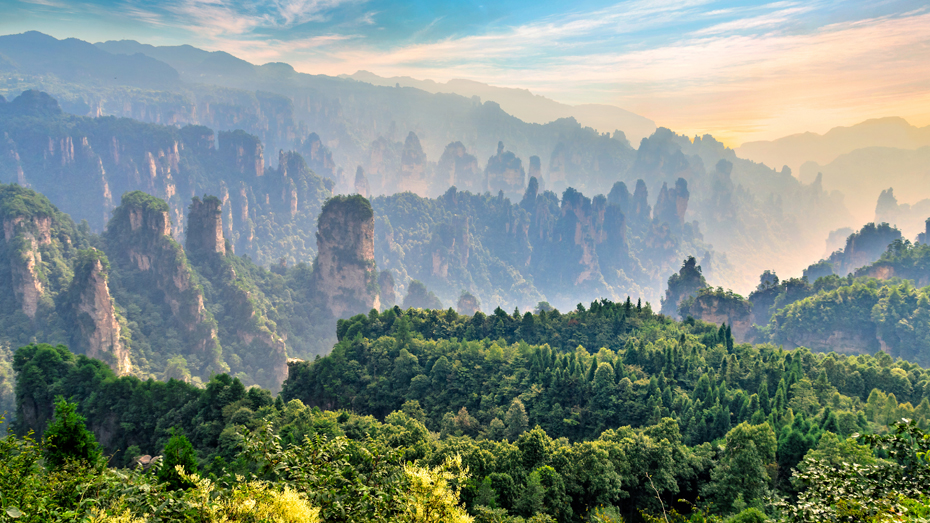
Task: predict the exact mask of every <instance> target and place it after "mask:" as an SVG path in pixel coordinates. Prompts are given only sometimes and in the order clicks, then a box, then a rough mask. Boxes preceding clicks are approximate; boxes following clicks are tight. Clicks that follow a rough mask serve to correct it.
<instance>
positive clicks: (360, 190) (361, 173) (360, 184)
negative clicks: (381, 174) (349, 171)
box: [355, 165, 371, 198]
mask: <svg viewBox="0 0 930 523" xmlns="http://www.w3.org/2000/svg"><path fill="white" fill-rule="evenodd" d="M355 193H356V194H359V195H361V196H362V198H370V197H371V186H370V185H369V184H368V178H367V177H366V176H365V169H362V166H361V165H359V166H358V169H356V170H355Z"/></svg>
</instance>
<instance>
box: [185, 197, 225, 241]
mask: <svg viewBox="0 0 930 523" xmlns="http://www.w3.org/2000/svg"><path fill="white" fill-rule="evenodd" d="M222 212H223V211H222V202H221V201H220V200H219V198H216V197H215V196H206V197H204V199H203V201H200V199H199V198H194V200H193V202H192V203H191V206H190V210H189V211H188V215H187V242H186V244H185V245H187V250H188V252H190V251H194V250H198V251H202V252H207V253H214V254H221V255H222V254H226V241H225V240H224V238H223V218H222Z"/></svg>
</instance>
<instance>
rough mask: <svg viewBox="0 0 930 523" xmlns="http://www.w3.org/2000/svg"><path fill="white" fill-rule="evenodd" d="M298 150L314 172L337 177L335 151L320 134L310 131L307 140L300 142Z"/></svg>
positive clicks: (326, 176) (331, 177)
mask: <svg viewBox="0 0 930 523" xmlns="http://www.w3.org/2000/svg"><path fill="white" fill-rule="evenodd" d="M297 151H298V152H300V154H301V155H302V156H303V157H304V160H306V162H307V165H308V166H309V167H310V169H312V170H313V172H315V173H316V174H318V175H319V176H323V177H324V178H329V179H330V180H335V179H336V163H335V162H334V161H333V153H332V152H331V151H330V150H329V149H328V148H327V147H326V146H325V145H323V141H322V140H320V137H319V135H317V134H316V133H310V135H309V136H307V139H306V140H302V141H301V142H300V145H298V147H297Z"/></svg>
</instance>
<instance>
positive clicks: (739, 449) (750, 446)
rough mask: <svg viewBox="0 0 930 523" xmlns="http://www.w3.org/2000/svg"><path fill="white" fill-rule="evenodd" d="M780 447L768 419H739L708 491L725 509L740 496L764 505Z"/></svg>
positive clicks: (752, 503) (754, 503)
mask: <svg viewBox="0 0 930 523" xmlns="http://www.w3.org/2000/svg"><path fill="white" fill-rule="evenodd" d="M777 448H778V444H777V442H776V440H775V432H774V431H773V430H772V427H770V426H769V425H768V424H767V423H763V424H761V425H750V424H748V423H745V422H744V423H740V424H739V425H737V426H736V427H734V428H733V429H732V430H730V432H728V433H727V436H726V445H725V446H724V448H723V452H722V453H721V455H720V459H719V461H718V462H717V466H716V467H714V469H713V470H712V471H711V483H710V484H708V485H707V486H706V487H705V494H707V495H708V497H709V498H710V499H711V500H712V501H713V502H714V504H715V506H717V507H719V509H720V510H721V511H722V512H724V513H726V512H730V511H731V510H732V509H733V502H734V500H736V499H737V498H738V497H739V496H742V499H744V500H746V501H747V503H749V504H750V505H753V506H755V505H761V502H762V498H763V496H765V495H766V494H767V493H768V490H769V485H770V484H771V482H772V476H771V471H773V467H774V464H775V452H776V449H777Z"/></svg>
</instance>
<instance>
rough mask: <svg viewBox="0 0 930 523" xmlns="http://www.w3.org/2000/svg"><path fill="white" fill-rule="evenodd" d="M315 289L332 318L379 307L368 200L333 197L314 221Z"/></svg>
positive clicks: (372, 232) (371, 222)
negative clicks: (315, 223) (315, 222)
mask: <svg viewBox="0 0 930 523" xmlns="http://www.w3.org/2000/svg"><path fill="white" fill-rule="evenodd" d="M317 227H318V230H317V233H316V244H317V252H318V254H317V259H316V263H315V267H314V272H313V274H314V281H315V287H316V290H317V291H318V292H319V293H321V295H322V296H324V298H325V300H326V304H327V306H328V307H329V310H330V311H332V314H333V316H334V317H336V318H347V317H349V316H351V315H353V314H358V313H365V312H368V311H369V310H371V309H372V308H375V309H377V308H379V307H380V299H379V296H378V285H377V270H376V268H375V249H374V236H375V220H374V212H373V211H372V209H371V204H369V203H368V200H366V199H365V198H362V197H361V196H359V195H353V196H336V197H334V198H331V199H330V200H329V201H327V202H326V205H324V206H323V211H322V212H321V213H320V217H319V219H318V220H317Z"/></svg>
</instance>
